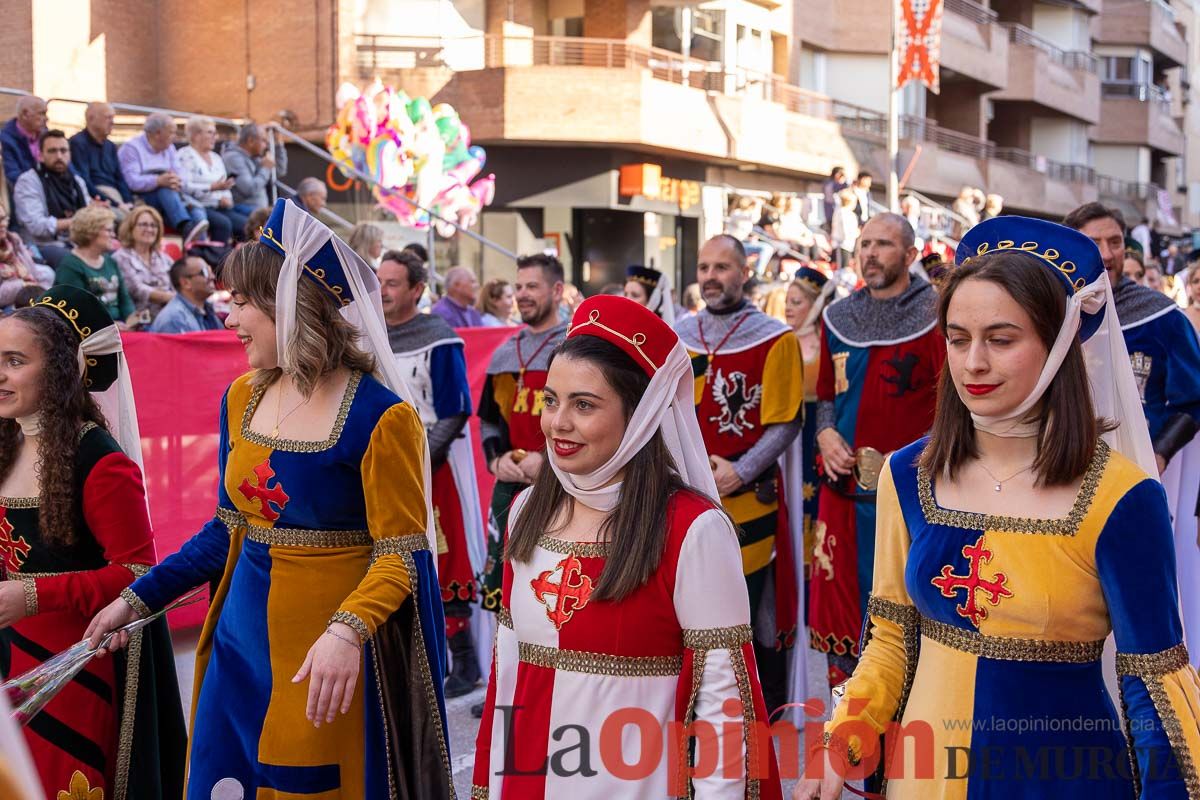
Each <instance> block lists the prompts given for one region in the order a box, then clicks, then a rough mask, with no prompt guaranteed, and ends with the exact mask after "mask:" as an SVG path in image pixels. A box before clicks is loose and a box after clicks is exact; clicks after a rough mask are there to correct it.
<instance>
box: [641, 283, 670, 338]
mask: <svg viewBox="0 0 1200 800" xmlns="http://www.w3.org/2000/svg"><path fill="white" fill-rule="evenodd" d="M660 274H661V275H662V277H661V278H659V279H658V285H657V286H655V287H654V291H652V292H651V293H650V300H649V301H648V302H647V303H646V307H647V308H649V309H650V310H651V311H653V312H654V313H655V314H658V316H660V317H661V318H662V321H663V322H665V323H667V324H668V325H670V326H671V327H672V328H674V327H675V298H674V297H673V296H672V295H671V289H672V288H674V287H673V285H672V283H671V274H670V273H669V272H662V273H660Z"/></svg>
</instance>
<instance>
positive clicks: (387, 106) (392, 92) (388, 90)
mask: <svg viewBox="0 0 1200 800" xmlns="http://www.w3.org/2000/svg"><path fill="white" fill-rule="evenodd" d="M337 104H338V109H339V110H338V114H337V119H336V121H335V122H334V124H333V125H332V126H330V128H329V131H328V132H327V133H326V134H325V145H326V147H327V148H328V149H329V152H330V154H332V155H333V157H334V159H336V160H337V161H338V162H339V163H341V164H343V165H345V166H347V167H353V168H355V169H357V170H359V171H361V172H364V173H366V174H367V175H369V176H370V177H371V178H372V179H373V180H374V181H375V182H376V185H375V186H373V187H372V191H373V193H374V195H375V199H376V200H377V201H378V202H379V205H380V206H381V207H383V208H386V209H387V210H388V211H390V212H391V213H392V214H394V215H395V216H396V219H397V220H399V221H400V222H401V223H403V224H404V225H408V226H409V227H413V228H426V227H428V226H429V225H430V224H431V223H432V224H433V225H434V229H435V230H436V231H437V232H438V234H439V235H441V236H446V237H449V236H452V235H453V234H454V226H453V225H450V224H447V223H446V222H443V221H442V220H439V219H436V218H431V217H430V215H429V214H427V213H426V212H424V211H422V210H420V209H418V208H416V206H414V205H413V204H414V203H415V204H416V205H417V206H422V207H424V208H427V209H429V210H431V211H433V212H434V214H436V215H437V216H439V217H443V218H445V219H448V220H453V221H454V222H457V223H458V224H459V225H462V226H463V227H468V226H470V225H472V224H474V222H475V221H476V219H478V217H479V212H480V210H481V209H482V208H483V207H484V206H486V205H490V204H491V202H492V199H493V198H494V197H495V194H496V176H495V175H491V174H488V175H484V176H483V177H478V176H479V174H480V172H481V171H482V170H483V166H484V164H485V163H486V161H487V156H486V154H485V153H484V151H483V148H482V147H478V146H473V145H472V144H471V132H470V131H469V130H468V129H467V126H466V125H464V124H463V122H462V120H461V119H459V117H458V112H457V111H455V110H454V109H453V108H452V107H451V106H449V105H448V104H446V103H439V104H437V105H436V106H431V105H430V104H429V101H428V100H427V99H426V98H424V97H416V98H410V97H409V96H408V95H407V94H405V93H404V92H403V91H401V90H397V89H393V88H392V87H390V86H384V85H383V84H382V83H380V82H379V81H378V80H377V81H375V82H374V83H372V84H371V85H370V86H369V87H367V89H366V90H365V91H362V92H360V91H359V90H358V88H357V87H355V86H354V85H353V84H349V83H347V84H343V85H342V87H341V89H339V90H338V94H337ZM409 201H411V202H409Z"/></svg>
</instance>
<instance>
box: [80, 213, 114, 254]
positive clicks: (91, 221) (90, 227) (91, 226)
mask: <svg viewBox="0 0 1200 800" xmlns="http://www.w3.org/2000/svg"><path fill="white" fill-rule="evenodd" d="M114 219H116V216H114V215H113V212H111V211H109V210H108V209H107V208H105V207H104V206H84V207H83V208H81V209H79V210H78V211H76V212H75V216H73V217H71V228H70V232H71V243H72V244H74V245H75V246H76V247H87V246H88V245H89V244H91V243H92V242H94V241H96V237H97V236H99V235H100V232H101V231H103V230H104V229H105V228H108V227H109V226H111V225H112V224H113V220H114Z"/></svg>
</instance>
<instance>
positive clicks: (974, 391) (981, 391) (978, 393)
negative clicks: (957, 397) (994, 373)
mask: <svg viewBox="0 0 1200 800" xmlns="http://www.w3.org/2000/svg"><path fill="white" fill-rule="evenodd" d="M963 388H965V389H966V390H967V391H968V392H970V393H971V395H972V396H974V397H982V396H983V395H985V394H991V393H992V392H994V391H996V390H997V389H999V388H1000V384H998V383H967V384H963Z"/></svg>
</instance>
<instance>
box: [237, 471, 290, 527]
mask: <svg viewBox="0 0 1200 800" xmlns="http://www.w3.org/2000/svg"><path fill="white" fill-rule="evenodd" d="M254 477H255V478H257V479H258V485H257V486H254V485H253V484H251V483H250V481H248V480H246V479H245V478H242V483H241V485H240V486H238V491H239V492H241V493H242V494H243V495H244V496H245V497H246V499H247V500H250V501H254V500H261V501H262V511H261V512H259V513H261V514H262V518H263V519H265V520H267V521H268V522H274V521H275V520H277V519H279V515H280V514H281V513H283V507H284V506H286V505H287V502H288V500H290V499H291V498H289V497H288V495H287V492H285V491H284V490H283V484H281V483H279V482H278V481H276V483H275V485H274V486H267V482H268V481H270V480H271V478H274V477H275V470H273V469H271V459H270V458H268V459H267V460H266V461H264V462H262V463H261V464H259V465H258V466H257V467H255V468H254ZM272 504H275V505H276V506H278V507H279V510H278V511H276V510H275V509H273V508H271V505H272Z"/></svg>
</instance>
